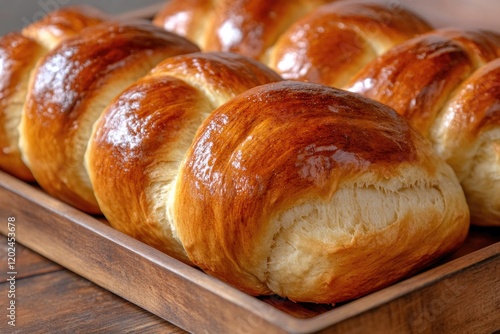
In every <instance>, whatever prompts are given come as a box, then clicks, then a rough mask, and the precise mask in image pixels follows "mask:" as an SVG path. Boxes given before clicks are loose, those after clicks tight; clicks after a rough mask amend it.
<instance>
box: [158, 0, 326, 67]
mask: <svg viewBox="0 0 500 334" xmlns="http://www.w3.org/2000/svg"><path fill="white" fill-rule="evenodd" d="M331 1H334V0H275V1H268V0H209V1H207V0H187V1H186V0H172V1H168V2H167V3H166V4H165V7H164V8H163V9H162V10H161V11H160V12H159V13H158V14H157V15H156V17H155V18H154V20H153V23H154V24H156V25H158V26H161V27H163V28H165V29H167V30H169V31H172V32H175V33H177V34H179V35H181V36H184V37H186V38H188V39H189V40H192V41H194V42H195V43H196V44H197V45H199V46H200V48H201V49H202V50H204V51H223V52H235V53H239V54H243V55H245V56H247V57H251V58H254V59H257V60H260V61H263V60H264V59H265V57H266V53H267V51H268V49H269V48H270V47H271V46H272V45H273V44H274V43H275V42H276V40H277V39H278V37H279V36H280V35H281V34H282V33H283V32H284V31H285V30H286V29H287V28H288V27H289V26H290V25H291V24H292V23H293V22H295V21H296V20H297V19H298V18H300V17H301V16H302V15H304V14H306V13H308V12H310V11H311V10H313V9H314V8H316V7H318V6H320V5H322V4H325V3H328V2H331Z"/></svg>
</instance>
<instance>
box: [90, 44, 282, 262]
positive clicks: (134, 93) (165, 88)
mask: <svg viewBox="0 0 500 334" xmlns="http://www.w3.org/2000/svg"><path fill="white" fill-rule="evenodd" d="M278 80H280V77H279V76H278V75H277V74H276V73H274V72H273V71H271V70H270V69H268V68H267V67H265V66H264V65H262V64H260V63H258V62H256V61H254V60H251V59H250V58H247V57H244V56H240V55H237V54H232V53H192V54H189V55H182V56H178V57H173V58H169V59H167V60H165V61H164V62H162V63H161V64H160V65H158V66H157V67H155V68H154V69H153V71H152V72H151V74H149V75H147V76H146V77H144V78H142V79H140V80H139V81H137V82H136V83H135V84H133V85H132V86H130V87H129V88H128V89H126V90H125V91H124V92H123V93H122V94H120V96H119V97H117V98H116V99H115V100H114V101H113V103H112V104H111V105H110V106H109V107H108V108H107V109H106V110H105V111H104V113H103V114H102V115H101V117H100V118H99V120H98V121H97V123H96V125H95V129H94V132H93V134H92V136H91V140H90V143H89V147H88V150H87V153H86V164H87V170H88V173H89V176H90V180H91V182H92V185H93V189H94V193H95V196H96V198H97V201H98V203H99V206H100V208H101V209H102V212H103V213H104V215H105V216H106V218H107V220H108V221H109V223H110V224H111V226H113V227H114V228H116V229H118V230H120V231H122V232H124V233H126V234H128V235H131V236H133V237H134V238H136V239H138V240H141V241H143V242H144V243H146V244H149V245H151V246H153V247H155V248H157V249H160V250H161V251H163V252H165V253H167V254H169V255H171V256H173V257H175V258H177V259H180V260H182V261H184V262H186V263H190V262H189V260H188V258H187V256H186V254H185V251H184V249H183V247H182V245H181V244H180V243H179V241H178V240H177V239H176V238H175V237H174V234H173V232H172V227H171V220H170V217H169V216H168V215H167V210H166V204H167V198H168V197H169V193H170V192H171V189H172V188H171V182H172V180H173V179H174V177H175V175H177V172H178V168H179V165H180V163H181V160H182V159H183V158H184V154H185V153H186V151H187V149H188V147H189V145H190V144H191V142H192V140H193V137H194V133H195V131H196V130H197V128H198V127H199V126H200V124H201V123H202V121H203V120H204V119H205V118H206V117H207V115H208V114H209V113H210V112H211V111H212V110H214V109H215V108H217V107H218V106H219V105H221V104H222V103H224V102H226V101H227V100H229V99H230V98H232V97H234V96H236V95H237V94H239V93H242V92H244V91H246V90H247V89H249V88H252V87H254V86H257V85H261V84H264V83H269V82H273V81H278ZM117 203H126V205H117Z"/></svg>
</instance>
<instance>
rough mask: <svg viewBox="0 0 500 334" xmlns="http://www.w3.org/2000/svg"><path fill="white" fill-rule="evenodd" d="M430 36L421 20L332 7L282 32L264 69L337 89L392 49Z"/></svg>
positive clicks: (368, 8) (374, 9)
mask: <svg viewBox="0 0 500 334" xmlns="http://www.w3.org/2000/svg"><path fill="white" fill-rule="evenodd" d="M430 30H431V27H430V25H429V24H428V23H427V22H425V21H424V20H423V19H422V18H420V17H419V16H417V15H416V14H414V13H412V12H410V11H408V10H405V9H404V8H402V7H399V6H391V5H389V4H374V3H365V2H359V1H358V2H356V1H338V2H333V3H330V4H326V5H323V6H320V7H318V8H316V9H315V10H314V11H312V12H311V13H309V14H308V15H307V16H305V17H304V18H302V19H301V20H298V21H297V22H295V23H294V24H293V25H292V26H291V27H290V28H289V29H287V31H286V32H285V33H284V34H282V35H281V37H280V38H279V39H278V41H277V42H276V43H275V44H274V46H273V48H272V50H271V53H270V57H269V60H268V62H267V63H268V65H269V66H270V67H271V68H273V69H275V70H276V72H278V73H279V74H280V75H281V76H282V77H283V78H285V79H293V80H300V81H308V82H315V83H321V84H325V85H328V86H332V87H341V86H342V85H344V84H345V83H346V82H347V81H348V80H349V79H351V78H352V76H353V75H354V74H355V73H356V72H357V71H359V70H360V69H361V68H362V67H363V66H364V65H366V64H367V63H368V62H370V61H371V60H373V59H375V58H376V57H377V56H379V55H381V54H383V53H384V52H386V51H387V50H388V49H390V48H391V47H393V46H394V45H397V44H399V43H401V42H403V41H405V40H408V39H410V38H413V37H415V36H417V35H420V34H423V33H425V32H428V31H430Z"/></svg>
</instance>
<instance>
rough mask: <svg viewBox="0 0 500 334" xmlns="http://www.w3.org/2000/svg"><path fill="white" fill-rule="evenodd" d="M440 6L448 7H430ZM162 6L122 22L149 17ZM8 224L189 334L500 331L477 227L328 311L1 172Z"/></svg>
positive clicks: (493, 249) (0, 198)
mask: <svg viewBox="0 0 500 334" xmlns="http://www.w3.org/2000/svg"><path fill="white" fill-rule="evenodd" d="M380 1H382V0H380ZM383 1H386V0H383ZM488 1H489V0H488ZM441 3H443V4H444V3H445V1H444V0H443V1H434V2H433V4H435V5H436V4H437V5H439V4H441ZM403 4H404V5H406V2H404V1H403ZM408 4H410V5H412V4H414V3H413V2H409V1H408ZM415 6H417V7H416V8H415V9H417V11H418V10H419V9H420V13H421V14H424V15H425V14H426V11H427V12H429V13H430V12H434V11H429V10H428V8H429V7H425V6H422V2H419V3H418V4H415ZM160 7H161V5H160V6H159V5H154V6H151V7H147V8H144V9H141V10H139V11H135V12H133V13H126V14H124V15H122V16H123V17H143V18H145V17H151V16H152V15H153V13H155V12H156V11H157V10H158V9H159V8H160ZM410 7H411V6H410ZM450 17H453V15H451V16H450ZM457 17H460V16H456V17H455V19H456V18H457ZM495 20H496V19H495ZM456 22H466V21H460V20H458V19H456ZM482 22H483V23H484V22H486V24H488V21H487V20H483V21H482ZM495 22H496V21H495ZM434 23H435V22H434ZM495 24H496V23H495ZM459 25H460V24H459ZM495 27H496V25H495ZM8 217H15V218H16V239H17V241H18V242H20V243H22V244H24V245H25V246H27V247H29V248H31V249H33V250H34V251H36V252H38V253H40V254H42V255H44V256H45V257H47V258H49V259H51V260H53V261H54V262H57V263H59V264H60V265H62V266H64V267H66V268H68V269H70V270H72V271H74V272H75V273H77V274H79V275H81V276H83V277H85V278H87V279H88V280H90V281H92V282H94V283H96V284H98V285H100V286H102V287H103V288H105V289H107V290H109V291H111V292H113V293H115V294H117V295H119V296H121V297H123V298H125V299H127V300H129V301H130V302H132V303H134V304H136V305H138V306H140V307H142V308H144V309H146V310H148V311H150V312H152V313H154V314H156V315H158V316H159V317H161V318H163V319H165V320H167V321H169V322H171V323H173V324H175V325H177V326H179V327H181V328H183V329H185V330H187V331H191V332H196V333H198V332H202V333H205V332H210V333H365V332H367V331H368V330H369V332H370V333H391V332H393V333H401V332H412V333H426V332H432V333H458V332H460V333H464V332H473V333H491V332H493V331H495V330H500V312H499V305H500V229H493V228H491V229H484V228H483V229H481V228H472V229H471V231H470V233H469V237H468V239H467V240H466V242H465V244H464V245H463V246H462V247H461V248H460V249H459V250H458V251H457V252H455V253H454V254H452V255H451V256H449V257H448V258H446V259H443V260H442V261H440V262H439V263H437V264H435V265H434V266H433V267H432V268H429V269H427V270H426V271H424V272H422V273H420V274H418V275H415V276H413V277H410V278H408V279H406V280H403V281H401V282H399V283H397V284H394V285H393V286H390V287H388V288H386V289H383V290H380V291H378V292H375V293H372V294H370V295H368V296H365V297H363V298H360V299H357V300H355V301H352V302H349V303H345V304H343V305H336V306H331V305H313V304H295V303H291V302H289V301H286V300H283V299H280V298H276V297H265V298H254V297H251V296H248V295H246V294H244V293H242V292H240V291H238V290H236V289H234V288H232V287H231V286H228V285H226V284H225V283H223V282H221V281H219V280H217V279H214V278H212V277H209V276H208V275H206V274H204V273H202V272H200V271H199V270H197V269H194V268H191V267H189V266H187V265H185V264H183V263H181V262H179V261H176V260H175V259H172V258H170V257H168V256H166V255H165V254H163V253H161V252H159V251H157V250H155V249H153V248H151V247H149V246H147V245H145V244H143V243H141V242H139V241H137V240H134V239H132V238H130V237H128V236H126V235H124V234H122V233H120V232H118V231H116V230H114V229H112V228H111V227H109V226H108V225H107V224H106V222H105V221H103V219H101V218H99V217H92V216H89V215H86V214H84V213H82V212H80V211H78V210H76V209H74V208H72V207H70V206H68V205H66V204H64V203H62V202H60V201H58V200H56V199H54V198H52V197H50V196H48V195H47V194H45V193H44V192H43V191H41V190H40V189H39V188H38V187H37V186H35V185H29V184H26V183H24V182H22V181H19V180H17V179H15V178H13V177H11V176H9V175H7V174H5V173H2V172H0V233H2V234H5V235H6V234H7V232H8V231H7V219H8Z"/></svg>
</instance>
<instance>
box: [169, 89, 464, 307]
mask: <svg viewBox="0 0 500 334" xmlns="http://www.w3.org/2000/svg"><path fill="white" fill-rule="evenodd" d="M174 182H175V183H174V191H173V192H172V193H171V196H170V200H169V204H168V207H169V211H170V212H171V213H172V216H173V222H174V234H176V235H177V236H178V238H179V239H180V241H181V242H182V244H183V246H184V248H185V250H186V252H187V255H188V256H189V258H190V259H191V261H192V262H193V263H194V264H195V265H197V266H199V267H200V268H201V269H203V270H204V271H206V272H207V273H209V274H211V275H213V276H215V277H218V278H220V279H222V280H224V281H226V282H229V283H230V284H232V285H234V286H235V287H237V288H239V289H241V290H243V291H245V292H247V293H249V294H252V295H263V294H273V293H275V294H278V295H280V296H283V297H287V298H289V299H291V300H294V301H301V302H315V303H337V302H341V301H346V300H350V299H353V298H356V297H360V296H362V295H364V294H367V293H369V292H371V291H374V290H376V289H379V288H382V287H384V286H386V285H388V284H391V283H394V282H395V281H397V280H399V279H401V278H403V277H405V276H406V275H408V274H410V273H413V272H415V271H417V270H419V269H421V268H422V267H423V266H426V265H428V264H429V263H431V262H432V261H435V260H436V259H437V258H439V257H441V256H442V255H444V254H446V253H448V252H450V251H451V250H453V249H455V248H456V247H457V246H458V245H460V244H461V243H462V241H463V240H464V239H465V237H466V235H467V232H468V226H469V211H468V207H467V204H466V202H465V198H464V195H463V192H462V189H461V187H460V185H459V183H458V181H457V179H456V176H455V174H454V172H453V171H452V169H451V168H450V167H449V166H448V165H447V164H446V163H445V162H444V161H443V160H442V159H440V158H439V157H438V156H437V155H436V153H435V151H434V150H433V149H432V146H431V145H430V143H429V142H428V141H427V140H425V139H424V138H423V137H422V136H421V134H419V133H418V132H417V131H415V130H414V129H413V128H411V127H410V126H408V124H407V122H406V121H405V120H404V119H403V118H402V117H401V116H399V115H397V114H396V113H395V112H394V111H393V110H392V109H390V108H389V107H386V106H384V105H382V104H380V103H377V102H375V101H373V100H370V99H366V98H363V97H361V96H360V95H356V94H353V93H349V92H346V91H342V90H338V89H334V88H329V87H326V86H323V85H317V84H311V83H300V82H292V81H282V82H278V83H271V84H266V85H261V86H258V87H256V88H253V89H250V90H248V91H246V92H245V93H243V94H240V95H238V96H237V97H235V98H233V99H231V100H230V101H228V102H227V103H225V104H223V105H222V106H220V107H219V108H218V109H217V110H215V111H214V112H213V113H212V114H211V115H210V116H209V117H208V118H207V120H206V121H205V122H204V123H203V125H202V126H201V127H200V128H199V129H198V131H197V133H196V136H195V140H194V142H193V145H192V146H191V147H190V148H189V150H188V152H187V155H186V158H185V160H183V162H182V165H181V167H180V170H179V174H178V176H177V177H176V179H175V181H174Z"/></svg>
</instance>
